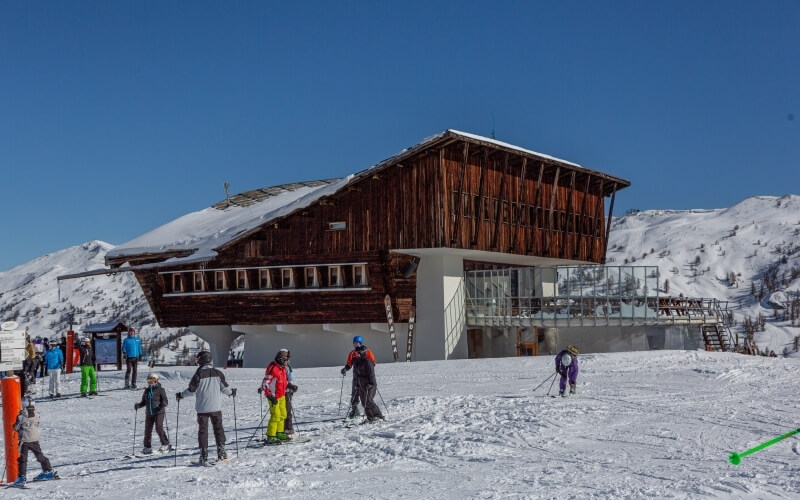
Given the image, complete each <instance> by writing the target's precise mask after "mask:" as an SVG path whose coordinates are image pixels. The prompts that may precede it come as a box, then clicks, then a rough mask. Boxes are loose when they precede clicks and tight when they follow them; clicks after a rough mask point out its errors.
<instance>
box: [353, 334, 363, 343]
mask: <svg viewBox="0 0 800 500" xmlns="http://www.w3.org/2000/svg"><path fill="white" fill-rule="evenodd" d="M356 342H358V343H359V344H363V343H364V337H362V336H361V335H356V336H355V337H353V343H354V344H355V343H356Z"/></svg>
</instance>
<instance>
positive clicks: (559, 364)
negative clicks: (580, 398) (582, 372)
mask: <svg viewBox="0 0 800 500" xmlns="http://www.w3.org/2000/svg"><path fill="white" fill-rule="evenodd" d="M556 372H558V374H559V375H561V380H560V381H559V382H558V394H559V395H560V396H561V397H562V398H565V397H567V394H566V392H564V391H565V390H566V389H567V380H568V379H569V393H570V394H575V384H576V383H577V382H578V348H577V347H575V346H574V345H571V346H568V347H567V348H566V349H564V350H563V351H561V352H560V353H558V355H557V356H556Z"/></svg>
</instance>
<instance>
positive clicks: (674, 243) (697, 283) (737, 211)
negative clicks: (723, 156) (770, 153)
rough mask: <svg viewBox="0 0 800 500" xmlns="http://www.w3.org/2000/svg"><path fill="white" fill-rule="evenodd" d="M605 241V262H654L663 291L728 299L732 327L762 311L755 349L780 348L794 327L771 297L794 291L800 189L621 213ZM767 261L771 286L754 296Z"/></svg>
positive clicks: (799, 279) (799, 286)
mask: <svg viewBox="0 0 800 500" xmlns="http://www.w3.org/2000/svg"><path fill="white" fill-rule="evenodd" d="M608 249H609V250H608V259H607V260H608V265H612V266H616V265H625V264H631V265H647V266H658V268H659V272H660V275H661V280H660V281H661V283H662V285H663V282H664V280H669V291H668V294H670V295H678V294H681V293H682V294H683V295H686V296H690V297H712V298H717V299H720V300H726V301H728V306H729V308H730V309H731V310H732V311H733V312H734V314H735V316H736V318H737V321H738V324H739V327H738V328H736V329H734V331H735V332H738V333H740V334H741V333H742V331H741V325H742V323H743V320H744V318H745V317H746V316H749V317H750V318H753V319H754V318H756V317H757V316H758V315H759V314H763V315H764V316H766V318H767V325H766V331H764V332H758V333H756V337H755V339H756V344H757V345H758V346H759V347H760V348H762V349H767V350H775V352H777V353H780V352H782V351H783V348H784V347H786V346H788V345H789V344H790V343H791V342H792V339H793V338H794V336H797V335H800V328H797V327H791V322H789V321H779V320H775V318H774V315H775V312H776V311H775V307H774V306H775V305H776V304H777V305H781V304H782V305H786V304H788V302H789V301H790V300H791V297H796V296H797V295H796V294H798V293H800V196H796V195H787V196H782V197H776V196H755V197H752V198H748V199H746V200H744V201H742V202H741V203H738V204H736V205H734V206H732V207H730V208H726V209H715V210H688V211H675V210H648V211H643V212H638V213H634V214H628V215H625V216H623V217H620V218H618V219H615V220H614V222H613V224H612V226H611V233H610V237H609V244H608ZM770 268H774V270H773V272H774V273H775V274H776V275H777V277H778V280H777V281H778V282H777V283H776V285H775V286H776V289H774V290H769V286H766V287H765V288H764V290H763V296H760V295H761V291H762V284H764V283H766V284H767V285H768V284H769V279H768V277H769V273H768V271H769V270H770ZM731 278H733V279H731ZM753 289H755V290H756V296H753V295H751V291H752V290H753ZM661 293H665V292H663V287H662V292H661ZM759 296H760V297H759ZM782 312H783V310H779V311H778V313H782ZM798 326H800V324H798Z"/></svg>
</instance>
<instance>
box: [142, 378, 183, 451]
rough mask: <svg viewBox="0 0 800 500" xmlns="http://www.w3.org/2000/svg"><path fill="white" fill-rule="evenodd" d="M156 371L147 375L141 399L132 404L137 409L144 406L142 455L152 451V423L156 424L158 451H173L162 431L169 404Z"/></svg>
mask: <svg viewBox="0 0 800 500" xmlns="http://www.w3.org/2000/svg"><path fill="white" fill-rule="evenodd" d="M158 379H159V377H158V373H150V374H148V375H147V388H145V390H144V392H143V393H142V400H141V401H140V402H138V403H135V404H134V405H133V409H134V410H136V411H138V410H139V408H145V414H144V415H145V417H144V448H143V449H142V455H150V454H152V453H153V448H152V446H151V445H152V434H153V425H154V424H155V426H156V433H158V439H159V441H161V448H159V449H158V452H159V453H165V452H168V451H173V450H174V448H172V445H170V444H169V436H167V433H166V432H164V417H165V415H166V411H167V410H166V408H167V405H168V404H169V401H168V400H167V391H165V390H164V388H163V387H161V384H160V383H159V381H158Z"/></svg>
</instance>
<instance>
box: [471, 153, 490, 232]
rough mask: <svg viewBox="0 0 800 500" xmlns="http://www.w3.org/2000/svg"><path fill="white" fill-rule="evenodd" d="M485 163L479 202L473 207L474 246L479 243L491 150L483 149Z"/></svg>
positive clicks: (479, 187)
mask: <svg viewBox="0 0 800 500" xmlns="http://www.w3.org/2000/svg"><path fill="white" fill-rule="evenodd" d="M483 151H484V153H483V164H482V165H481V177H480V180H479V181H478V204H477V205H476V206H475V207H473V208H474V210H475V211H474V215H475V229H474V231H473V233H472V240H471V241H470V244H471V245H472V246H476V245H477V244H478V233H479V231H480V227H481V221H482V220H483V218H482V217H481V206H482V205H483V186H484V179H485V177H486V171H487V170H489V152H488V151H489V150H488V149H484V150H483Z"/></svg>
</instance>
